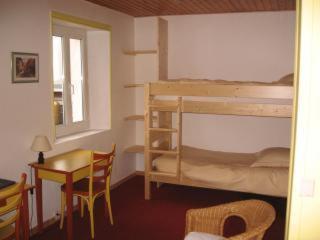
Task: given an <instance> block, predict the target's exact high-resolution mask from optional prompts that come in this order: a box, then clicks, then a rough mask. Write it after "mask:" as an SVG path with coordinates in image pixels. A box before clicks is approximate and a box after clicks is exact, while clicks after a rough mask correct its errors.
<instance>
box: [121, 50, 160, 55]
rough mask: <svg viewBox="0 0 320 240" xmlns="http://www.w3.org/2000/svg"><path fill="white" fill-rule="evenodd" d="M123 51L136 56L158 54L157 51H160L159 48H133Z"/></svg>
mask: <svg viewBox="0 0 320 240" xmlns="http://www.w3.org/2000/svg"><path fill="white" fill-rule="evenodd" d="M123 53H124V54H126V55H130V56H135V55H137V54H156V53H158V51H157V50H153V49H149V50H133V51H129V50H123Z"/></svg>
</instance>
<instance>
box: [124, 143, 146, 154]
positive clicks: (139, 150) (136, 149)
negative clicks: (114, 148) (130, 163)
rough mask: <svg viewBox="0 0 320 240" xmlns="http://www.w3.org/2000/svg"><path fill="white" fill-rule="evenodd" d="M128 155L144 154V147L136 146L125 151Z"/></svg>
mask: <svg viewBox="0 0 320 240" xmlns="http://www.w3.org/2000/svg"><path fill="white" fill-rule="evenodd" d="M124 151H125V152H126V153H144V146H143V145H134V146H131V147H128V148H126V149H125V150H124Z"/></svg>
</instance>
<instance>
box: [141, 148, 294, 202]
mask: <svg viewBox="0 0 320 240" xmlns="http://www.w3.org/2000/svg"><path fill="white" fill-rule="evenodd" d="M289 159H290V149H288V148H280V147H273V148H267V149H264V150H262V151H259V152H256V153H229V152H220V151H210V150H203V149H198V148H194V147H190V146H182V151H181V163H180V169H179V170H177V158H176V157H175V156H173V155H170V154H162V155H159V156H157V157H156V158H155V159H153V161H152V171H150V172H145V176H146V177H145V184H146V186H145V191H146V195H145V197H146V199H150V197H151V195H150V194H151V193H150V183H151V182H162V183H172V184H179V185H187V186H195V187H205V188H213V189H221V190H231V191H239V192H246V193H256V194H262V195H269V196H277V197H286V196H287V191H288V172H289Z"/></svg>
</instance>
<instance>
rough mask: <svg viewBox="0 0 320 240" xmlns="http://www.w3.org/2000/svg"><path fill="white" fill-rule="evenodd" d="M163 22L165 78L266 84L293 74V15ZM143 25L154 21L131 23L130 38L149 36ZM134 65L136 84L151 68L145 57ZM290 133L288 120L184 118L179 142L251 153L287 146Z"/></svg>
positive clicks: (146, 42)
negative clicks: (166, 55)
mask: <svg viewBox="0 0 320 240" xmlns="http://www.w3.org/2000/svg"><path fill="white" fill-rule="evenodd" d="M164 18H165V19H167V20H168V27H169V30H168V38H169V39H168V40H169V51H168V52H169V78H183V77H187V78H194V79H197V78H198V79H199V78H206V79H219V78H220V79H226V80H239V81H242V80H247V81H265V82H268V81H273V80H277V79H279V78H280V77H281V76H283V75H285V74H288V73H291V72H293V60H294V30H295V13H294V12H261V13H232V14H215V15H214V14H212V15H188V16H167V17H164ZM146 21H149V24H152V22H153V21H154V20H153V18H143V19H139V21H137V20H136V21H135V29H136V31H135V34H138V33H142V32H144V34H152V33H153V32H152V31H151V30H150V27H149V26H148V25H147V23H146ZM135 40H136V41H138V42H135V45H136V46H144V45H145V46H149V45H150V41H152V38H150V36H146V37H145V38H142V37H138V36H135ZM139 61H140V62H139V63H137V62H136V65H135V70H136V73H135V76H136V78H135V81H136V82H140V80H141V77H140V76H139V77H138V74H139V73H140V74H141V72H142V69H143V68H144V69H149V68H150V66H154V64H153V62H151V61H150V60H148V59H145V60H144V61H141V60H139ZM150 80H151V79H150ZM150 80H149V81H150ZM152 80H153V79H152ZM141 99H142V98H141V97H140V98H139V97H138V96H137V97H136V101H137V102H136V104H137V106H136V109H139V108H141V107H142V106H143V105H142V101H143V99H142V100H141ZM139 105H140V107H139ZM139 110H140V109H139ZM140 111H141V110H140ZM137 125H138V126H137V130H136V131H137V134H136V139H137V142H139V143H140V142H143V126H142V124H140V123H138V124H137ZM139 125H141V126H139ZM290 130H291V119H276V118H257V117H232V116H214V115H192V114H184V116H183V144H185V145H191V146H195V147H200V148H205V149H212V150H221V151H235V152H254V151H258V150H260V149H262V148H265V147H270V146H289V145H290ZM142 159H143V157H142V156H141V157H139V159H138V160H137V169H138V170H143V160H142Z"/></svg>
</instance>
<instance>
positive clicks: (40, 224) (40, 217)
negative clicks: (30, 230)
mask: <svg viewBox="0 0 320 240" xmlns="http://www.w3.org/2000/svg"><path fill="white" fill-rule="evenodd" d="M35 184H36V202H37V220H38V231H39V232H42V230H43V213H42V211H43V208H42V179H41V178H39V176H38V169H37V168H35Z"/></svg>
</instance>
